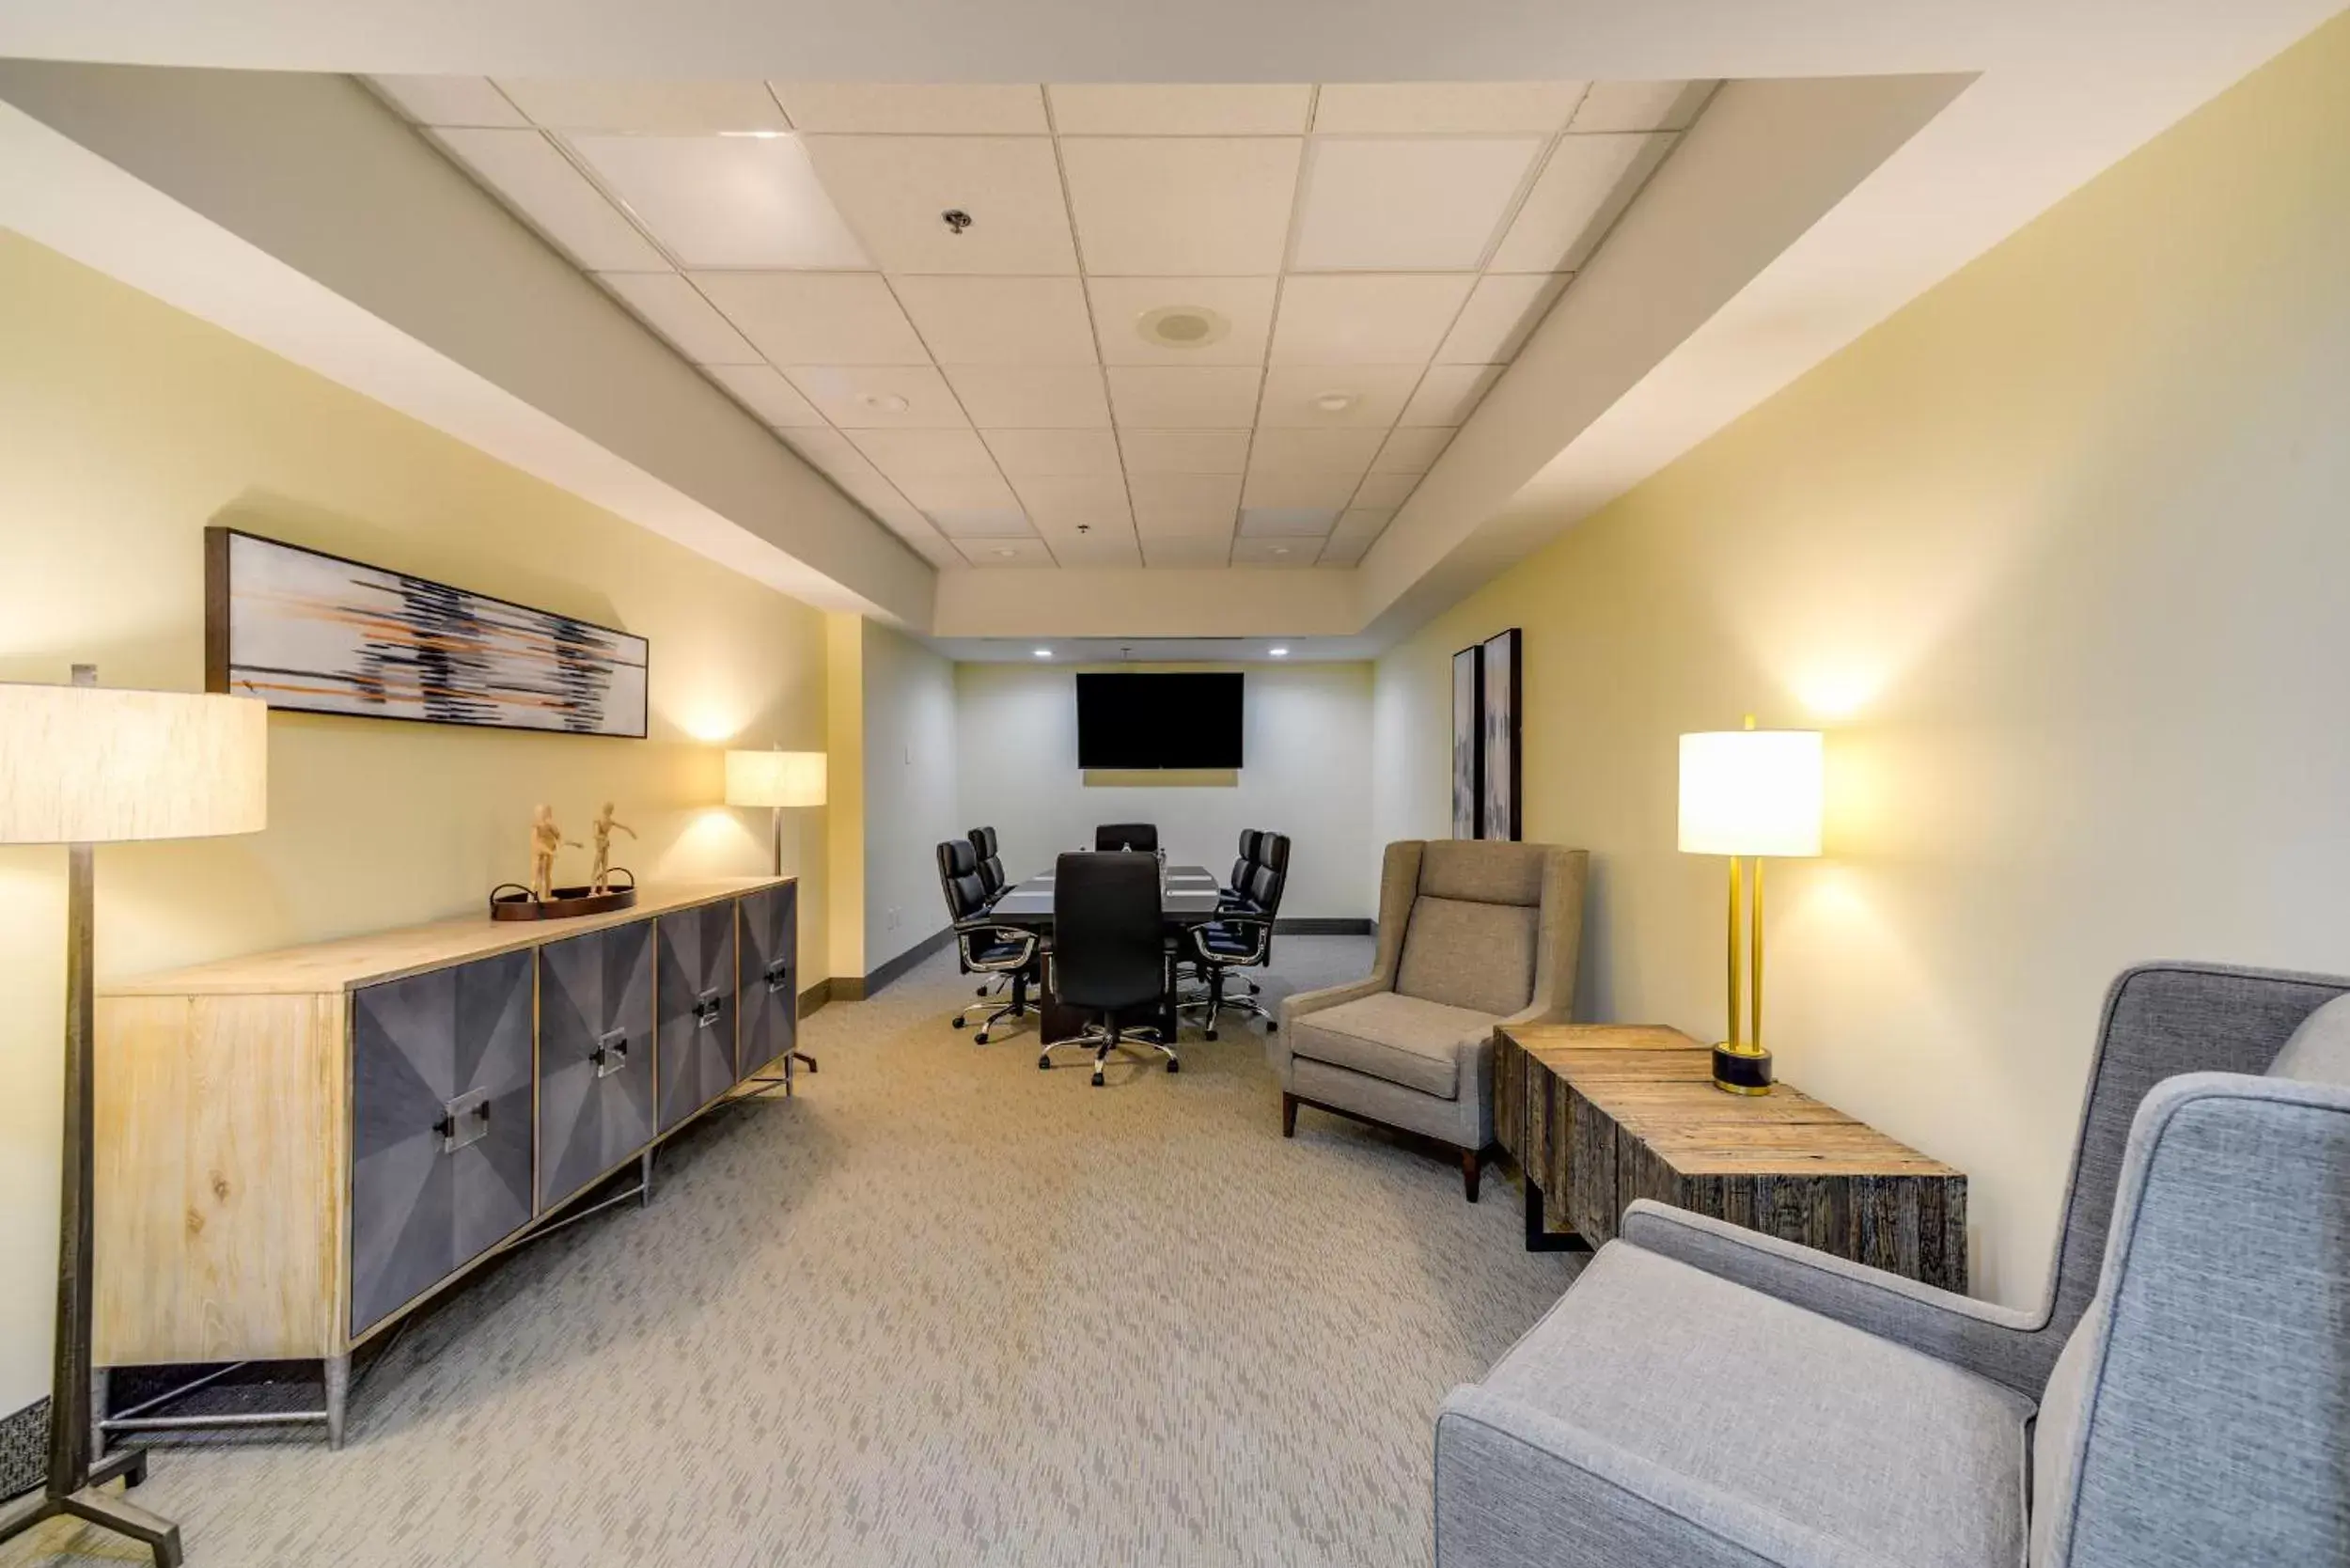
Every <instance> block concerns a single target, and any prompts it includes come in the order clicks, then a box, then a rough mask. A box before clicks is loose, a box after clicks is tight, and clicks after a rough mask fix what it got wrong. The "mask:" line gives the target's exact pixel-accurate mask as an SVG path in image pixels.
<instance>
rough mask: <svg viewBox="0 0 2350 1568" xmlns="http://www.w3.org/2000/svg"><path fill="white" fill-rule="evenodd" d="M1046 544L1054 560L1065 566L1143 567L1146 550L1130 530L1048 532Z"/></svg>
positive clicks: (1046, 532)
mask: <svg viewBox="0 0 2350 1568" xmlns="http://www.w3.org/2000/svg"><path fill="white" fill-rule="evenodd" d="M1045 541H1046V543H1047V544H1048V545H1049V546H1050V547H1051V549H1052V552H1053V558H1054V559H1055V560H1056V561H1057V562H1058V563H1059V564H1060V565H1062V566H1140V565H1141V564H1142V547H1141V546H1140V545H1139V544H1138V543H1137V542H1136V540H1135V536H1134V534H1133V532H1132V531H1131V530H1130V531H1128V532H1125V533H1108V532H1105V531H1104V530H1102V529H1100V528H1096V529H1094V530H1093V531H1092V532H1091V533H1089V534H1074V533H1055V532H1053V531H1051V530H1050V529H1047V530H1046V531H1045Z"/></svg>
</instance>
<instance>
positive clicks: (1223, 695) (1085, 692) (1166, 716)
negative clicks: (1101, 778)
mask: <svg viewBox="0 0 2350 1568" xmlns="http://www.w3.org/2000/svg"><path fill="white" fill-rule="evenodd" d="M1241 679H1242V678H1241V677H1240V676H1239V675H1237V674H1220V675H1189V674H1185V675H1176V674H1154V675H1140V674H1136V675H1126V674H1104V675H1080V676H1078V677H1077V765H1078V766H1079V767H1081V768H1237V767H1239V766H1240V765H1241V744H1240V734H1241V722H1240V711H1241Z"/></svg>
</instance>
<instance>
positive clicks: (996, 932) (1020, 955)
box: [938, 839, 1041, 1045]
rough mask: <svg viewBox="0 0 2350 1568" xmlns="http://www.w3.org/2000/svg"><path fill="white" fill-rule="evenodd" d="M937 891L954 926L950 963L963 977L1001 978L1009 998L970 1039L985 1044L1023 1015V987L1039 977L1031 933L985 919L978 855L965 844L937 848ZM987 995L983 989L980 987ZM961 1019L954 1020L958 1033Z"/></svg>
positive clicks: (1025, 1004)
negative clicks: (1007, 983)
mask: <svg viewBox="0 0 2350 1568" xmlns="http://www.w3.org/2000/svg"><path fill="white" fill-rule="evenodd" d="M938 886H939V890H940V891H941V892H942V893H944V894H945V895H946V897H947V914H948V918H950V919H951V920H953V921H954V929H955V960H956V962H957V963H959V964H962V965H963V972H964V974H966V975H989V976H996V975H1001V976H1006V977H1009V978H1010V980H1011V996H1010V997H1008V998H1007V999H1006V1000H1005V1002H1004V1004H1003V1005H1002V1006H1001V1007H999V1008H997V1009H995V1011H993V1012H991V1013H989V1014H988V1015H987V1017H986V1019H985V1020H984V1021H983V1022H982V1023H981V1024H980V1025H979V1033H977V1034H975V1035H973V1036H972V1037H971V1038H972V1039H973V1040H975V1041H977V1042H978V1043H980V1044H981V1045H984V1044H986V1043H987V1031H988V1030H990V1029H992V1028H994V1027H995V1025H996V1023H997V1022H998V1021H999V1020H1001V1019H1004V1018H1013V1019H1019V1018H1026V1016H1027V1015H1028V984H1029V982H1030V981H1031V980H1035V979H1036V977H1037V974H1038V958H1037V954H1038V949H1039V947H1040V946H1041V944H1040V943H1039V941H1038V939H1037V934H1036V933H1034V932H1032V931H1023V930H1021V929H1020V928H1019V927H1018V926H999V925H996V924H995V923H994V922H992V921H991V920H989V919H988V917H987V901H988V892H987V885H986V883H984V882H982V881H981V880H980V878H979V851H978V849H976V848H975V847H974V846H973V845H972V842H971V840H970V839H948V840H947V841H946V842H944V843H942V844H940V845H939V846H938ZM979 995H980V996H986V995H987V987H986V986H985V985H984V984H982V985H981V986H980V987H979ZM963 1025H964V1014H963V1013H961V1012H958V1013H956V1014H955V1027H957V1028H961V1027H963Z"/></svg>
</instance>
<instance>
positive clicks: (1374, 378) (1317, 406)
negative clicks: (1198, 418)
mask: <svg viewBox="0 0 2350 1568" xmlns="http://www.w3.org/2000/svg"><path fill="white" fill-rule="evenodd" d="M1419 377H1420V368H1419V367H1418V366H1417V365H1276V366H1274V367H1273V368H1271V369H1269V370H1267V371H1266V372H1265V378H1264V403H1263V406H1262V408H1261V410H1260V411H1259V413H1258V416H1257V423H1258V425H1259V426H1260V427H1261V428H1263V429H1268V430H1270V429H1275V428H1287V429H1305V430H1312V429H1317V428H1319V429H1324V430H1328V429H1338V428H1344V427H1368V428H1372V429H1377V430H1385V429H1387V427H1388V426H1389V425H1392V424H1394V423H1395V420H1396V416H1397V415H1399V414H1401V413H1402V411H1403V404H1404V402H1405V401H1406V400H1408V399H1409V398H1410V397H1411V395H1412V388H1413V386H1414V385H1416V384H1418V381H1419ZM1340 399H1344V400H1346V401H1344V402H1343V403H1341V404H1340V406H1338V407H1335V408H1325V407H1324V406H1323V404H1324V400H1333V401H1335V400H1340Z"/></svg>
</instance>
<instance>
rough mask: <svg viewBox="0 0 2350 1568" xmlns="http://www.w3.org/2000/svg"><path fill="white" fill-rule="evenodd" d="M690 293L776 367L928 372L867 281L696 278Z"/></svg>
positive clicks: (890, 304)
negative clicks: (854, 367)
mask: <svg viewBox="0 0 2350 1568" xmlns="http://www.w3.org/2000/svg"><path fill="white" fill-rule="evenodd" d="M693 282H694V286H695V287H696V288H697V289H699V290H701V291H702V294H703V296H704V297H705V298H707V299H708V300H709V301H710V303H711V304H713V305H714V306H717V307H718V309H719V310H720V311H722V312H723V313H724V314H725V316H726V318H727V320H729V321H732V322H733V323H734V325H735V327H736V329H737V330H739V331H740V332H741V333H742V334H743V336H744V337H747V338H749V339H750V340H751V342H752V343H753V344H754V345H756V346H757V348H758V349H759V351H760V353H763V354H765V355H766V356H767V357H768V358H769V359H771V360H773V361H775V362H776V364H778V365H927V364H929V363H930V358H931V356H930V354H929V353H928V352H927V351H926V350H925V349H924V348H923V347H922V339H921V338H919V337H916V336H915V332H914V326H913V324H912V323H911V322H909V321H907V320H906V314H905V312H904V311H902V310H901V309H899V308H898V301H897V297H896V296H895V295H893V294H891V293H890V291H889V287H888V285H886V284H885V283H884V282H883V281H882V280H881V278H880V277H879V276H878V275H877V274H871V273H696V274H693Z"/></svg>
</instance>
